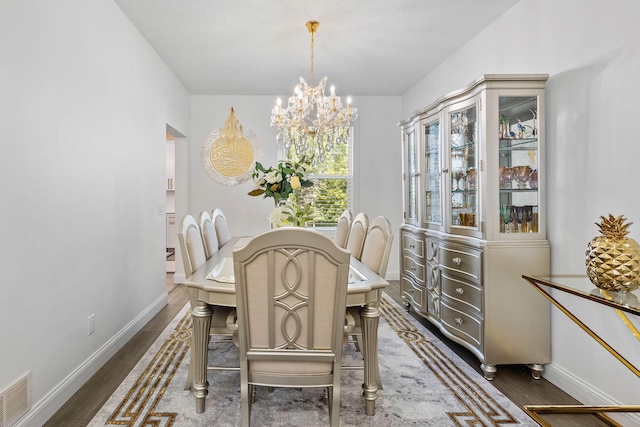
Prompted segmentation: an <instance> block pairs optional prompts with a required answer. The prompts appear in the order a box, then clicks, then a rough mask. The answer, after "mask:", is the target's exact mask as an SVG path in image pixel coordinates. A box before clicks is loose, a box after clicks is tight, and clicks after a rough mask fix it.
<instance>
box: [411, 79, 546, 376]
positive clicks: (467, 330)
mask: <svg viewBox="0 0 640 427" xmlns="http://www.w3.org/2000/svg"><path fill="white" fill-rule="evenodd" d="M546 80H547V75H541V74H527V75H484V76H482V77H480V78H479V79H477V80H476V81H474V82H472V83H471V84H470V85H468V86H467V87H465V88H463V89H460V90H458V91H455V92H452V93H450V94H448V95H445V96H443V97H442V98H439V99H438V100H437V101H436V102H434V103H433V104H431V105H430V106H428V107H426V108H424V109H422V110H419V111H417V112H415V113H413V114H412V115H411V117H409V118H408V119H406V120H404V121H402V122H400V123H399V126H400V128H401V133H402V148H403V187H404V188H403V197H404V223H403V225H402V226H401V228H400V238H401V245H400V266H401V278H400V285H401V293H402V298H403V299H404V301H406V303H407V307H408V308H409V309H412V310H414V311H415V312H416V313H418V314H419V315H421V316H423V317H425V318H426V319H428V320H429V321H431V322H432V323H433V324H435V325H436V326H437V327H438V328H439V329H440V330H441V331H442V332H443V333H444V334H445V335H446V336H447V337H449V338H450V339H452V340H453V341H456V342H458V343H460V344H462V345H463V346H465V347H467V348H468V349H469V350H471V351H472V352H473V353H474V354H475V355H476V356H477V357H478V359H479V360H480V362H481V363H482V369H483V371H484V375H485V377H486V378H487V379H493V376H494V375H495V373H496V370H497V365H504V364H526V365H528V366H529V367H530V368H531V370H532V375H533V376H534V378H540V375H541V373H542V371H543V369H544V368H543V365H544V364H545V363H548V362H549V361H550V308H549V304H548V302H547V301H545V299H544V298H542V297H541V296H540V295H538V294H537V293H536V292H535V291H534V290H532V289H530V287H527V286H525V284H523V283H522V275H523V274H532V275H546V274H549V243H548V241H547V240H546V216H545V212H546V210H545V186H544V184H545V168H544V166H545V165H544V90H545V83H546Z"/></svg>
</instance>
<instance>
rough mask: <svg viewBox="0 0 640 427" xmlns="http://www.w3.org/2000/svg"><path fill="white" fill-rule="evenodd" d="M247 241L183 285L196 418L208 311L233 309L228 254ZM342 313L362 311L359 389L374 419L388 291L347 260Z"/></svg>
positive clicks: (238, 242) (240, 240) (231, 244)
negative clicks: (383, 298) (382, 303)
mask: <svg viewBox="0 0 640 427" xmlns="http://www.w3.org/2000/svg"><path fill="white" fill-rule="evenodd" d="M249 240H251V237H232V238H231V239H230V240H229V241H228V242H227V243H226V244H225V245H224V246H222V247H221V248H220V249H219V250H218V252H217V253H215V254H214V255H213V256H212V257H211V258H209V260H207V262H206V263H205V264H203V265H202V266H201V267H200V268H198V269H197V270H196V271H194V272H193V274H192V275H191V276H189V277H188V278H187V279H186V281H185V282H184V283H185V285H186V286H187V288H188V291H189V297H190V299H191V301H195V305H193V304H192V308H191V315H192V318H193V331H192V335H191V351H192V352H194V358H193V360H194V363H195V369H194V371H195V376H194V380H193V384H192V387H191V389H192V391H193V395H194V397H195V400H196V412H197V413H203V412H204V411H205V398H206V397H207V394H208V393H209V392H208V389H209V382H208V381H207V358H208V342H209V328H210V326H211V315H212V310H211V307H210V306H211V305H217V306H226V307H235V306H236V287H235V281H234V279H233V250H234V249H237V248H240V247H242V246H245V245H246V244H247V243H248V242H249ZM350 264H351V266H350V274H349V284H348V289H347V307H361V309H360V319H361V323H362V344H363V348H362V349H361V351H362V356H363V359H364V383H363V384H362V390H363V393H362V395H363V397H364V402H365V410H366V414H367V415H374V414H375V402H376V399H377V397H378V382H377V379H378V378H379V377H380V375H379V370H378V322H379V318H380V311H379V310H378V300H379V298H380V294H381V293H382V290H383V289H384V288H386V287H387V286H388V285H389V282H387V281H386V280H385V279H384V278H382V277H380V276H378V275H377V274H376V273H374V272H373V271H372V270H370V269H369V268H367V267H366V266H365V265H363V264H362V263H361V262H360V261H358V260H357V259H355V258H353V257H351V263H350Z"/></svg>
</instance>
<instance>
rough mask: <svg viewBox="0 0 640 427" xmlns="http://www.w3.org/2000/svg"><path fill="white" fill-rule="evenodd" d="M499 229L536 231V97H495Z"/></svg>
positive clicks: (505, 230) (524, 231)
mask: <svg viewBox="0 0 640 427" xmlns="http://www.w3.org/2000/svg"><path fill="white" fill-rule="evenodd" d="M498 110H499V124H498V135H497V136H498V153H499V162H498V191H499V193H500V197H499V200H500V202H499V203H500V206H499V209H500V215H499V217H500V232H501V233H538V230H539V227H538V225H539V224H538V208H539V192H538V167H539V158H538V157H539V156H538V142H539V141H538V129H539V125H538V98H537V96H500V97H499V98H498Z"/></svg>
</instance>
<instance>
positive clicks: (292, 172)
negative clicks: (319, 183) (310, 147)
mask: <svg viewBox="0 0 640 427" xmlns="http://www.w3.org/2000/svg"><path fill="white" fill-rule="evenodd" d="M311 160H312V158H308V157H307V156H302V157H301V158H300V159H299V160H298V161H297V162H289V161H285V160H281V161H280V162H278V164H277V165H275V166H272V167H270V168H268V169H265V168H264V166H262V164H261V163H260V162H256V166H255V169H254V171H253V174H252V175H251V176H252V178H253V181H254V182H255V183H256V188H255V189H253V190H252V191H250V192H249V193H248V194H249V195H250V196H260V195H262V196H263V197H264V198H267V197H273V201H274V203H275V204H276V206H278V203H279V202H280V201H281V200H285V201H286V200H287V199H288V198H289V195H291V194H292V193H293V192H294V191H295V190H297V189H298V188H300V187H311V186H313V182H312V181H310V180H308V179H307V169H308V168H309V166H310V165H311Z"/></svg>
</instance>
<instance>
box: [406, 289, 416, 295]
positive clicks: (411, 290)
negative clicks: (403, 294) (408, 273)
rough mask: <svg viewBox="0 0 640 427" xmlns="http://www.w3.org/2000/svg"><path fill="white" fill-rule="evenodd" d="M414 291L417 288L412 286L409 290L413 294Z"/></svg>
mask: <svg viewBox="0 0 640 427" xmlns="http://www.w3.org/2000/svg"><path fill="white" fill-rule="evenodd" d="M413 291H415V289H413V288H410V289H409V290H408V291H407V292H409V293H410V294H413Z"/></svg>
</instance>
